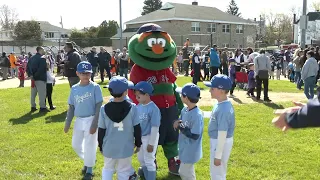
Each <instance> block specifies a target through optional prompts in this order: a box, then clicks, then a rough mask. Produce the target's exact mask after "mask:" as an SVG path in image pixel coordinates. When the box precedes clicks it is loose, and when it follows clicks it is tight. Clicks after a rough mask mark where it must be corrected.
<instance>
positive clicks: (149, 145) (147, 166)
mask: <svg viewBox="0 0 320 180" xmlns="http://www.w3.org/2000/svg"><path fill="white" fill-rule="evenodd" d="M134 90H135V95H136V99H137V101H138V102H139V104H138V105H137V106H136V107H137V117H138V118H139V120H140V126H141V132H142V138H141V139H142V148H141V149H140V151H139V153H138V159H139V162H140V165H141V168H139V172H138V175H139V176H140V177H144V178H145V179H147V180H155V179H156V164H155V160H156V156H155V155H156V152H157V146H158V140H159V127H160V119H161V114H160V110H159V108H158V106H157V105H156V104H155V103H154V102H153V101H151V99H150V96H152V94H153V87H152V84H150V83H148V82H146V81H141V82H139V83H138V84H136V85H135V87H134Z"/></svg>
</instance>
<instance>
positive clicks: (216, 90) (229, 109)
mask: <svg viewBox="0 0 320 180" xmlns="http://www.w3.org/2000/svg"><path fill="white" fill-rule="evenodd" d="M204 84H205V85H206V86H207V87H210V93H211V98H213V99H216V100H217V101H218V103H217V104H215V105H214V107H213V109H212V114H211V117H210V122H209V127H208V133H209V137H210V160H211V162H210V175H211V179H221V180H225V179H226V176H227V165H228V160H229V157H230V153H231V149H232V146H233V133H234V128H235V115H234V109H233V106H232V104H231V102H230V101H229V100H228V98H227V94H228V92H229V90H230V89H231V88H232V81H231V80H230V78H229V77H228V76H225V75H221V74H218V75H215V76H214V77H213V78H212V79H211V82H208V81H207V82H204Z"/></svg>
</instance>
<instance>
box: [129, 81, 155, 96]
mask: <svg viewBox="0 0 320 180" xmlns="http://www.w3.org/2000/svg"><path fill="white" fill-rule="evenodd" d="M133 89H134V90H136V91H141V92H143V93H145V94H149V95H150V96H152V94H153V86H152V84H151V83H148V82H146V81H141V82H139V83H138V84H136V85H135V86H134V88H133Z"/></svg>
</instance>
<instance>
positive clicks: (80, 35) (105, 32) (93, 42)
mask: <svg viewBox="0 0 320 180" xmlns="http://www.w3.org/2000/svg"><path fill="white" fill-rule="evenodd" d="M118 28H119V25H118V22H117V21H114V20H111V21H103V22H102V23H101V24H100V25H99V26H98V27H94V26H91V27H88V28H84V29H83V30H82V31H79V30H73V31H72V33H71V36H70V40H72V41H74V42H75V43H76V44H77V45H79V46H81V47H90V46H111V45H112V42H111V39H110V38H111V37H112V36H114V35H115V34H116V33H117V30H118Z"/></svg>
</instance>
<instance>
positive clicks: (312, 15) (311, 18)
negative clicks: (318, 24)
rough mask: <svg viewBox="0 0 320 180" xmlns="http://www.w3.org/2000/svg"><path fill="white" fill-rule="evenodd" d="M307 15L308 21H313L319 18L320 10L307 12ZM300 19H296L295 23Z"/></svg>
mask: <svg viewBox="0 0 320 180" xmlns="http://www.w3.org/2000/svg"><path fill="white" fill-rule="evenodd" d="M307 16H308V21H315V20H320V12H309V13H308V14H307ZM299 21H300V19H298V20H297V21H296V22H295V24H298V23H299Z"/></svg>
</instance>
